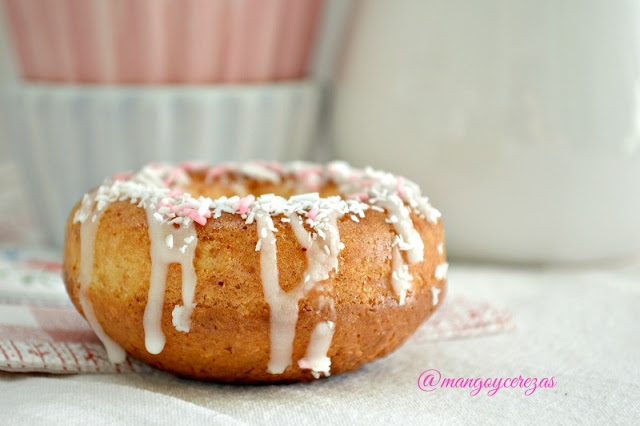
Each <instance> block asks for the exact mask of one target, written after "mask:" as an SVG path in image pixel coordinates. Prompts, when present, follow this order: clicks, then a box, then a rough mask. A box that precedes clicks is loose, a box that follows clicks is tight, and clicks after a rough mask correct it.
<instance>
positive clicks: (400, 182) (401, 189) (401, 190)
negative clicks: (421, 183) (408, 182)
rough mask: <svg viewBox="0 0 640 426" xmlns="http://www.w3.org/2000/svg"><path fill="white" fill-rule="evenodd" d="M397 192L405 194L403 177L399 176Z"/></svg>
mask: <svg viewBox="0 0 640 426" xmlns="http://www.w3.org/2000/svg"><path fill="white" fill-rule="evenodd" d="M396 192H397V193H398V194H400V195H403V194H404V178H403V177H402V176H398V178H397V179H396Z"/></svg>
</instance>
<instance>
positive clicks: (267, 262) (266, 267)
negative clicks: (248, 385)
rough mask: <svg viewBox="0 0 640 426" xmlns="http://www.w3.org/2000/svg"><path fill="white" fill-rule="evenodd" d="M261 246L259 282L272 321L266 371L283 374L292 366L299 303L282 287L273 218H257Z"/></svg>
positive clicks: (260, 215)
mask: <svg viewBox="0 0 640 426" xmlns="http://www.w3.org/2000/svg"><path fill="white" fill-rule="evenodd" d="M256 222H257V225H258V239H259V243H260V278H261V279H262V287H263V291H264V298H265V300H266V301H267V303H268V304H269V308H270V317H271V331H270V339H271V349H270V351H271V352H270V356H269V365H268V366H267V371H268V372H269V373H271V374H280V373H283V372H284V370H285V369H286V368H287V367H288V366H289V364H291V356H292V352H293V339H294V337H295V331H296V322H297V321H298V301H297V300H296V299H295V298H294V295H293V294H289V293H286V292H285V291H283V290H282V288H281V287H280V282H279V279H278V258H277V249H276V237H275V235H274V234H273V230H274V229H275V228H274V226H273V221H272V220H271V217H270V216H268V215H265V214H258V215H256Z"/></svg>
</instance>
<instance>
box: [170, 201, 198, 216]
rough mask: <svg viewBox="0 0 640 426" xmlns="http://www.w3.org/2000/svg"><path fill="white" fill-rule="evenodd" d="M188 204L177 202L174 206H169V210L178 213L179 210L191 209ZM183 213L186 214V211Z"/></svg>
mask: <svg viewBox="0 0 640 426" xmlns="http://www.w3.org/2000/svg"><path fill="white" fill-rule="evenodd" d="M188 206H189V205H188V204H184V203H183V204H177V205H175V206H170V207H169V211H171V213H176V214H178V213H179V212H181V211H183V210H186V209H191V207H188ZM191 210H193V209H191ZM185 214H187V213H185Z"/></svg>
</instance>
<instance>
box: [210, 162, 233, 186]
mask: <svg viewBox="0 0 640 426" xmlns="http://www.w3.org/2000/svg"><path fill="white" fill-rule="evenodd" d="M227 171H229V167H228V166H225V165H224V164H221V165H219V166H216V167H213V168H211V169H209V170H208V171H207V176H206V177H205V182H207V183H208V182H211V181H212V180H213V179H214V178H217V177H218V176H220V175H221V174H224V173H226V172H227Z"/></svg>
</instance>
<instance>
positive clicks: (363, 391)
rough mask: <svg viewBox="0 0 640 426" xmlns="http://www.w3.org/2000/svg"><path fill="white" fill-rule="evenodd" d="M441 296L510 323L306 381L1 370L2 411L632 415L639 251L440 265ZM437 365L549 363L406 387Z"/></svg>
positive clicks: (443, 368) (476, 371)
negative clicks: (606, 258)
mask: <svg viewBox="0 0 640 426" xmlns="http://www.w3.org/2000/svg"><path fill="white" fill-rule="evenodd" d="M449 286H450V287H449V288H450V294H449V297H450V299H451V300H454V299H455V296H456V295H464V297H465V298H471V299H478V300H487V301H491V303H492V304H495V305H496V306H505V307H508V308H509V309H510V310H511V311H512V312H513V313H514V320H515V323H516V328H515V330H514V331H511V332H508V333H502V334H497V335H492V336H483V337H473V338H464V339H459V340H444V341H437V342H434V341H432V340H428V339H420V338H416V339H412V340H411V341H410V342H408V343H407V344H406V345H404V346H403V347H402V348H401V349H400V350H398V351H397V352H395V353H394V354H392V355H391V356H389V357H387V358H385V359H383V360H380V361H377V362H375V363H373V364H370V365H367V366H365V367H364V368H362V369H360V370H359V371H356V372H353V373H350V374H345V375H341V376H336V377H331V378H329V379H323V380H319V381H317V382H313V383H308V384H296V385H269V386H233V385H222V384H215V383H204V382H197V381H191V380H184V379H178V378H175V377H172V376H170V375H167V374H164V373H161V372H152V373H150V374H104V375H98V374H91V375H71V376H41V375H38V376H34V375H31V374H16V373H2V374H0V395H1V397H0V412H2V422H3V423H5V424H42V423H48V424H141V423H150V424H183V423H184V424H187V423H195V422H198V421H199V422H202V423H207V424H234V422H237V423H240V424H242V423H245V424H254V423H266V422H274V423H278V424H348V423H353V424H462V423H486V424H489V423H494V424H495V423H499V424H504V423H507V424H602V423H605V424H638V423H640V402H639V401H640V398H639V396H640V366H639V364H638V363H639V362H640V334H639V331H640V330H639V323H640V310H639V309H638V307H639V306H640V305H639V303H640V265H635V266H618V267H608V268H602V269H591V270H585V269H580V270H567V269H555V270H549V269H500V268H494V267H483V266H469V265H456V264H454V265H452V267H451V272H450V278H449ZM428 368H436V369H438V370H439V371H440V372H441V373H442V375H443V376H445V377H471V378H476V377H482V378H487V377H491V378H496V377H513V376H515V377H517V376H518V375H522V376H523V377H550V376H554V377H555V380H556V386H555V387H554V388H551V389H544V388H541V389H538V390H536V391H535V393H534V394H533V395H531V396H525V395H524V389H518V388H516V389H500V390H499V391H498V392H497V394H496V395H495V396H487V394H486V392H485V391H482V392H480V394H479V395H477V396H471V395H470V389H452V388H444V389H436V390H434V391H433V392H422V391H420V390H419V389H418V387H417V380H418V376H419V375H420V373H421V372H422V371H424V370H426V369H428Z"/></svg>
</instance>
